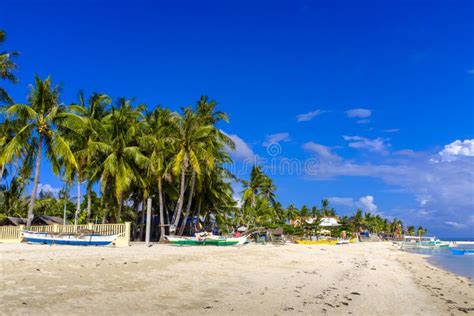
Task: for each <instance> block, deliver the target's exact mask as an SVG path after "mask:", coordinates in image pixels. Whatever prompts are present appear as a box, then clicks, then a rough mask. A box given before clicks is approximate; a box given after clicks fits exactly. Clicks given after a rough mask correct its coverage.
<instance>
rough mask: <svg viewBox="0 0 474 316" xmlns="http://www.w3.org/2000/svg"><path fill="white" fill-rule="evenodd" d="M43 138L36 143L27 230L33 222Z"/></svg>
mask: <svg viewBox="0 0 474 316" xmlns="http://www.w3.org/2000/svg"><path fill="white" fill-rule="evenodd" d="M42 145H43V137H41V136H40V139H39V142H38V152H37V153H36V155H37V156H36V166H35V168H36V169H35V180H34V184H33V192H31V197H30V206H29V208H28V218H27V219H26V226H27V227H28V228H29V227H30V226H31V221H32V220H33V210H34V208H35V201H36V192H37V191H38V183H39V176H40V166H41V155H42V149H43V146H42Z"/></svg>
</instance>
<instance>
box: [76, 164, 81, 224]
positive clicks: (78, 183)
mask: <svg viewBox="0 0 474 316" xmlns="http://www.w3.org/2000/svg"><path fill="white" fill-rule="evenodd" d="M80 212H81V178H80V176H79V173H78V174H77V202H76V214H74V226H77V218H78V217H79V213H80Z"/></svg>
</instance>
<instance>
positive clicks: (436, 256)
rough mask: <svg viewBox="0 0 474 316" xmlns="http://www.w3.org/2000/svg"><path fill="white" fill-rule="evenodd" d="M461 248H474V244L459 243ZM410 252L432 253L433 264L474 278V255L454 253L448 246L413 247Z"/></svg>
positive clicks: (430, 260)
mask: <svg viewBox="0 0 474 316" xmlns="http://www.w3.org/2000/svg"><path fill="white" fill-rule="evenodd" d="M459 248H463V249H465V248H470V249H473V248H474V245H459ZM410 252H416V253H421V254H427V255H430V257H428V262H429V263H431V264H432V265H434V266H437V267H439V268H442V269H444V270H447V271H450V272H452V273H455V274H457V275H461V276H464V277H467V278H470V279H474V255H463V256H460V255H453V254H452V253H451V251H450V250H449V249H448V248H438V249H412V250H410Z"/></svg>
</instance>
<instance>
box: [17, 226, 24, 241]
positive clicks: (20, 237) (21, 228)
mask: <svg viewBox="0 0 474 316" xmlns="http://www.w3.org/2000/svg"><path fill="white" fill-rule="evenodd" d="M24 229H25V225H20V226H18V236H17V238H18V241H20V242H21V240H22V239H23V237H22V236H21V232H22V231H23V230H24Z"/></svg>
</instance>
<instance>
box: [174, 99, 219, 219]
mask: <svg viewBox="0 0 474 316" xmlns="http://www.w3.org/2000/svg"><path fill="white" fill-rule="evenodd" d="M176 126H177V129H176V131H177V132H176V133H175V134H174V135H171V137H170V140H171V141H172V142H173V143H174V144H175V145H176V146H177V147H178V148H179V149H178V151H177V154H176V155H175V157H174V159H173V169H172V170H173V173H174V174H175V175H180V190H179V198H178V202H177V205H176V210H175V214H174V221H173V225H174V226H176V227H177V226H178V224H179V221H180V219H181V213H182V211H183V203H184V193H185V190H186V172H188V171H190V172H191V188H190V195H189V198H192V195H193V194H194V185H195V181H196V177H198V176H200V175H201V169H202V168H201V164H202V163H204V164H206V165H207V166H212V165H213V164H214V158H213V156H212V155H211V154H210V153H209V148H207V147H206V145H208V144H209V141H208V138H209V137H210V135H211V132H212V130H213V126H211V125H204V126H203V125H202V124H201V122H200V120H199V118H198V117H197V116H196V115H195V113H194V112H193V110H192V109H191V108H185V109H184V115H183V116H182V117H179V119H178V121H177V125H176Z"/></svg>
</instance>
